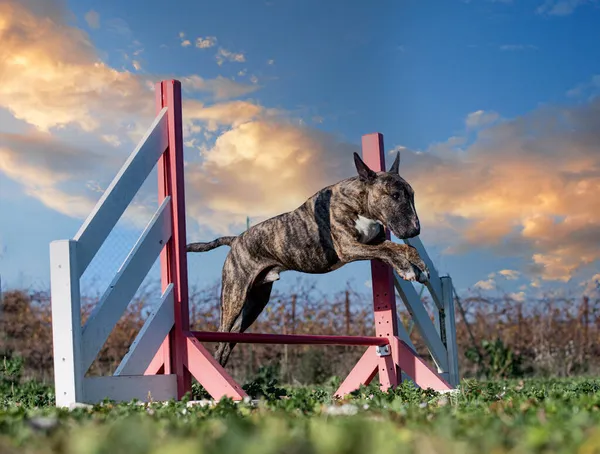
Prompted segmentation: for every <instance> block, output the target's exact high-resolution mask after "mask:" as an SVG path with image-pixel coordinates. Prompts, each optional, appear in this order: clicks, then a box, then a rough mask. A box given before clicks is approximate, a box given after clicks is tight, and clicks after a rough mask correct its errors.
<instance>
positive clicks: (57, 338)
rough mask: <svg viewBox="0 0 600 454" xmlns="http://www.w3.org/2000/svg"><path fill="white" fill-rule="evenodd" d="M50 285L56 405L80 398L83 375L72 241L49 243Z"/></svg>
mask: <svg viewBox="0 0 600 454" xmlns="http://www.w3.org/2000/svg"><path fill="white" fill-rule="evenodd" d="M50 288H51V292H52V293H51V300H52V343H53V351H54V383H55V384H56V389H55V394H56V406H57V407H69V406H70V405H72V404H75V403H77V402H80V401H81V399H82V398H83V376H84V371H83V370H82V368H81V306H80V304H81V303H80V301H81V300H80V294H79V272H78V269H77V242H76V241H73V240H60V241H53V242H52V243H50Z"/></svg>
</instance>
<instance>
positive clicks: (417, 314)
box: [394, 237, 460, 387]
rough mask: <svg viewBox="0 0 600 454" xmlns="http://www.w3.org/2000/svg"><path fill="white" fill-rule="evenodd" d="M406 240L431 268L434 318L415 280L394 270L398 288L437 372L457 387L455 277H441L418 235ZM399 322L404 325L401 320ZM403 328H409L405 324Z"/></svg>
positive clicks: (430, 280)
mask: <svg viewBox="0 0 600 454" xmlns="http://www.w3.org/2000/svg"><path fill="white" fill-rule="evenodd" d="M403 241H404V243H406V244H409V245H411V246H413V247H415V248H416V249H417V250H418V251H419V255H420V256H421V259H422V260H423V261H424V262H425V264H426V265H427V267H428V268H429V274H430V278H429V280H428V281H427V282H426V283H425V287H426V288H427V290H428V291H429V294H430V295H431V298H432V300H433V302H434V303H435V308H434V320H433V321H432V320H431V318H430V316H429V313H428V312H427V310H426V309H425V306H424V304H423V302H422V300H421V298H420V297H419V295H418V294H417V291H416V290H415V288H414V286H413V285H412V283H410V282H408V281H405V280H404V279H402V278H401V277H400V276H398V274H397V273H396V272H394V285H395V287H396V291H397V292H398V295H399V296H400V299H401V300H402V302H403V303H404V306H405V307H406V309H407V311H408V312H409V314H410V316H411V318H412V321H413V322H414V326H415V327H416V328H417V331H418V332H419V334H420V335H421V338H422V339H423V342H424V343H425V345H426V346H427V349H428V351H429V354H430V355H431V358H432V359H433V362H434V363H435V365H436V367H437V369H438V373H439V374H440V375H441V376H442V377H444V378H445V379H446V380H447V381H448V382H449V383H450V384H451V385H452V386H454V387H458V385H459V383H460V374H459V370H458V350H457V344H456V325H455V309H454V298H453V293H452V278H451V277H450V276H442V277H440V276H439V274H438V271H437V269H436V268H435V265H434V264H433V261H432V260H431V258H430V257H429V255H428V254H427V251H426V250H425V246H424V245H423V243H422V242H421V240H420V238H419V237H415V238H410V239H406V240H403ZM398 323H399V324H401V322H400V320H399V321H398ZM402 328H403V330H404V331H406V329H405V328H404V326H402ZM413 348H414V347H413Z"/></svg>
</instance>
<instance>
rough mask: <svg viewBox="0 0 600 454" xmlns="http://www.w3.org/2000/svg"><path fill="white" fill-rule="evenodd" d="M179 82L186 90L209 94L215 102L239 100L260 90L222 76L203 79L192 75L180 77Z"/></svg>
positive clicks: (254, 86)
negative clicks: (230, 99) (231, 99)
mask: <svg viewBox="0 0 600 454" xmlns="http://www.w3.org/2000/svg"><path fill="white" fill-rule="evenodd" d="M180 80H181V84H182V87H183V88H185V89H186V90H195V91H201V92H207V93H211V94H213V96H214V98H215V99H216V100H223V99H229V98H239V97H240V96H244V95H247V94H249V93H252V92H254V91H256V90H258V89H259V88H260V87H259V86H257V85H255V84H253V85H248V84H242V83H239V82H235V81H233V80H231V79H227V78H225V77H223V76H218V77H216V78H215V79H204V78H203V77H200V76H197V75H193V76H189V77H182V78H180Z"/></svg>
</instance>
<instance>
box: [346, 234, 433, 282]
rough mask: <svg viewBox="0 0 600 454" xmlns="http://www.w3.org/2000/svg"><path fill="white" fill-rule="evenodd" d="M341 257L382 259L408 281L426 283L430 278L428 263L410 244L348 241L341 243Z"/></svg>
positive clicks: (352, 260) (350, 260)
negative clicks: (371, 243)
mask: <svg viewBox="0 0 600 454" xmlns="http://www.w3.org/2000/svg"><path fill="white" fill-rule="evenodd" d="M339 256H340V259H341V260H342V261H343V262H346V263H349V262H355V261H359V260H374V259H377V260H381V261H382V262H384V263H386V264H387V265H389V266H391V267H392V268H394V270H395V271H396V272H397V273H398V275H399V276H400V277H401V278H402V279H405V280H407V281H417V282H420V283H422V284H423V283H425V282H427V280H428V279H429V270H428V269H427V265H425V262H423V260H422V259H421V257H420V256H419V252H418V251H417V250H416V249H415V248H414V247H413V246H410V245H408V244H397V243H394V242H392V241H387V240H386V241H384V242H382V243H380V244H377V245H369V244H363V243H359V242H356V241H346V242H342V244H340V254H339Z"/></svg>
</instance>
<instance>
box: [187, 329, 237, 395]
mask: <svg viewBox="0 0 600 454" xmlns="http://www.w3.org/2000/svg"><path fill="white" fill-rule="evenodd" d="M186 340H187V344H186V347H187V357H186V361H185V366H186V368H187V370H189V371H190V373H191V374H192V375H193V376H194V377H195V378H196V380H198V382H199V383H200V384H201V385H202V386H204V389H206V391H208V393H209V394H210V395H211V396H212V397H213V399H216V400H220V399H221V398H222V397H230V398H232V399H233V400H242V399H243V398H244V397H247V396H248V395H247V394H246V392H245V391H244V390H243V389H242V387H241V386H240V385H238V384H237V383H236V382H235V380H234V379H233V378H231V376H230V375H229V374H228V373H227V371H226V370H225V369H224V368H223V367H222V366H221V365H220V364H219V363H218V362H217V360H216V359H215V358H214V357H213V355H211V353H210V352H209V351H208V350H207V349H206V348H204V346H203V345H202V344H201V343H200V342H199V341H198V340H197V339H194V338H193V337H187V338H186Z"/></svg>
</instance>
